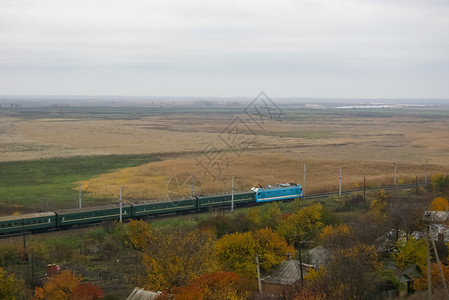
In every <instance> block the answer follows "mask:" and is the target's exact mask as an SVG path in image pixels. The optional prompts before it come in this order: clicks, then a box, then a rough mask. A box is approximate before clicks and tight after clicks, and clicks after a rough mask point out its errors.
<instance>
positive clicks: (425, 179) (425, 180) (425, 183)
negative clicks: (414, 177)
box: [424, 159, 431, 188]
mask: <svg viewBox="0 0 449 300" xmlns="http://www.w3.org/2000/svg"><path fill="white" fill-rule="evenodd" d="M429 160H431V159H426V177H425V178H424V186H425V188H427V171H428V168H427V167H428V165H427V162H428V161H429Z"/></svg>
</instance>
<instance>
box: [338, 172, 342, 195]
mask: <svg viewBox="0 0 449 300" xmlns="http://www.w3.org/2000/svg"><path fill="white" fill-rule="evenodd" d="M338 196H341V167H340V185H339V188H338Z"/></svg>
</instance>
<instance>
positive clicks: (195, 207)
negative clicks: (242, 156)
mask: <svg viewBox="0 0 449 300" xmlns="http://www.w3.org/2000/svg"><path fill="white" fill-rule="evenodd" d="M424 185H425V183H424V182H418V183H414V184H402V185H396V186H395V185H390V186H382V187H370V188H365V189H364V188H361V189H353V190H346V191H341V193H340V192H338V191H337V192H329V193H317V194H311V195H304V196H303V197H301V198H302V199H317V198H327V197H330V196H338V195H340V194H341V195H350V194H353V193H360V192H362V193H365V192H372V191H378V190H382V189H383V190H394V189H398V190H399V189H415V188H417V187H422V186H424ZM298 186H299V185H298ZM299 187H300V186H299ZM290 196H291V195H290ZM295 196H296V195H295ZM301 196H302V188H301ZM278 198H280V199H279V200H277V201H280V200H281V199H287V198H285V197H284V198H282V197H278ZM296 198H297V196H296ZM290 199H291V198H290ZM255 200H256V201H255ZM265 202H272V201H260V202H258V201H257V192H256V193H255V192H253V191H252V192H236V193H234V195H233V196H232V194H228V193H222V194H213V195H200V196H193V197H186V198H184V199H163V200H154V201H151V200H150V201H141V202H136V203H133V204H125V205H123V207H122V209H123V212H122V217H123V218H124V219H127V218H129V219H135V218H156V217H157V218H162V217H163V218H166V217H174V216H177V215H179V214H197V213H203V212H207V211H209V210H210V209H211V208H219V209H227V208H229V209H230V208H231V206H233V207H235V208H236V209H238V208H243V207H248V206H252V205H255V204H261V203H265ZM25 216H27V218H25ZM111 220H119V205H110V206H104V207H88V208H83V209H72V210H65V211H56V212H45V213H36V214H28V215H19V216H8V217H0V238H9V237H14V236H21V235H23V234H34V233H42V232H55V231H57V230H67V229H75V228H78V229H79V228H86V227H90V226H93V225H98V223H100V222H103V221H111ZM8 222H9V223H8ZM58 224H59V225H58ZM2 229H3V230H4V232H1V230H2ZM5 229H6V230H5Z"/></svg>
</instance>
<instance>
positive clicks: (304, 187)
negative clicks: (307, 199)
mask: <svg viewBox="0 0 449 300" xmlns="http://www.w3.org/2000/svg"><path fill="white" fill-rule="evenodd" d="M305 195H306V164H305V163H304V184H303V186H302V196H303V197H304V196H305Z"/></svg>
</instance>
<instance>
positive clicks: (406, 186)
mask: <svg viewBox="0 0 449 300" xmlns="http://www.w3.org/2000/svg"><path fill="white" fill-rule="evenodd" d="M420 186H425V183H424V182H418V187H420ZM414 188H416V183H411V184H400V185H387V186H382V187H370V188H365V189H363V188H361V189H354V190H348V191H341V195H342V196H343V195H351V194H354V193H360V192H364V191H365V192H372V191H380V190H394V189H397V190H404V189H414ZM339 194H340V193H339V192H330V193H319V194H312V195H306V196H304V197H303V199H315V198H326V197H330V196H339Z"/></svg>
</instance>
